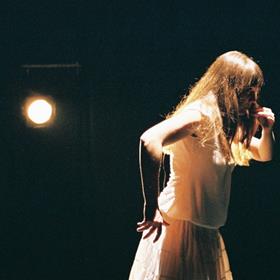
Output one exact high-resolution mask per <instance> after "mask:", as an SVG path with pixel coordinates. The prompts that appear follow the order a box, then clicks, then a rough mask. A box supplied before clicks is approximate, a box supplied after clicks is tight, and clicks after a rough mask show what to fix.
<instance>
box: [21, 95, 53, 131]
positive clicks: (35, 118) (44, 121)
mask: <svg viewBox="0 0 280 280" xmlns="http://www.w3.org/2000/svg"><path fill="white" fill-rule="evenodd" d="M23 113H24V116H25V119H26V121H27V124H28V125H31V126H33V127H43V126H46V125H49V124H50V123H51V121H53V119H54V116H55V103H54V102H53V100H51V99H50V98H49V97H44V96H36V97H29V98H27V100H26V101H25V105H24V107H23Z"/></svg>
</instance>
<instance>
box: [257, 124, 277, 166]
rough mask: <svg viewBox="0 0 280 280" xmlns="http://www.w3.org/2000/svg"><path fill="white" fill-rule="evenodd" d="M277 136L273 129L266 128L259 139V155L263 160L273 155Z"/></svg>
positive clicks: (267, 159) (269, 158)
mask: <svg viewBox="0 0 280 280" xmlns="http://www.w3.org/2000/svg"><path fill="white" fill-rule="evenodd" d="M274 142H275V137H274V133H273V130H272V129H268V128H264V129H263V130H262V135H261V138H260V141H259V147H258V152H259V157H260V159H261V160H262V161H269V160H271V159H272V157H273V146H274Z"/></svg>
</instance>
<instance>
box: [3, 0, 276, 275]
mask: <svg viewBox="0 0 280 280" xmlns="http://www.w3.org/2000/svg"><path fill="white" fill-rule="evenodd" d="M61 3H62V2H59V1H57V3H55V4H53V3H51V2H48V1H44V2H40V1H37V2H35V1H9V3H8V2H6V4H5V5H3V6H2V8H1V12H0V34H1V41H0V47H1V49H0V55H1V67H0V69H1V75H0V81H1V84H0V90H1V94H0V109H1V110H0V114H1V116H0V123H1V130H2V133H1V137H0V138H1V140H0V143H1V146H0V149H1V154H0V158H1V161H0V162H1V178H0V179H1V187H0V280H10V279H21V280H33V279H36V280H54V279H100V280H102V279H104V280H107V279H110V280H111V279H113V280H124V279H127V277H128V273H129V270H130V266H131V264H132V261H133V257H134V253H135V250H136V247H137V244H138V240H139V238H140V236H139V235H138V234H137V233H136V232H135V224H136V222H137V221H138V220H140V219H141V212H142V196H141V188H140V180H139V173H138V158H137V153H138V139H139V136H140V134H141V133H142V132H143V131H144V130H145V129H147V128H148V127H149V126H151V125H153V124H155V123H156V122H158V121H160V120H162V119H163V116H164V115H165V114H166V113H168V112H169V111H170V110H171V109H172V107H173V106H174V105H175V104H176V103H177V102H178V101H179V100H180V96H182V95H183V93H184V92H185V90H186V89H187V88H188V87H189V86H190V85H191V84H193V83H194V82H195V81H196V80H197V79H198V78H199V77H200V76H201V75H202V74H203V73H204V71H205V70H206V68H207V66H209V65H210V64H211V63H212V61H213V60H214V59H215V58H216V57H217V56H218V55H220V54H221V53H223V52H225V51H229V50H240V51H242V52H244V53H246V54H248V55H249V56H252V57H254V58H255V60H256V61H257V62H258V63H259V64H260V66H261V67H262V69H263V71H264V74H265V81H266V84H265V86H264V88H263V91H262V103H263V104H265V105H266V106H268V107H272V108H273V110H274V112H275V113H276V116H279V98H280V97H279V86H278V83H279V78H278V77H279V65H280V61H279V51H280V44H279V40H280V28H279V12H280V4H279V2H278V1H270V2H267V3H265V2H264V3H261V2H259V1H258V2H257V1H256V2H246V3H242V4H241V3H240V4H239V3H238V2H236V1H224V3H223V2H221V3H219V2H218V1H217V2H213V1H208V2H207V3H203V2H200V1H196V2H194V3H193V2H190V1H161V2H160V1H158V2H152V1H88V2H78V1H67V3H63V4H61ZM76 62H79V63H80V65H81V66H82V67H81V69H80V71H76V69H32V70H30V71H29V73H28V72H27V71H25V70H24V69H23V68H22V67H21V65H23V64H52V63H76ZM30 90H37V91H40V92H42V93H44V94H47V95H49V96H52V97H53V98H54V100H55V101H56V103H57V118H56V121H55V123H54V124H53V125H52V126H50V127H48V128H40V129H39V128H36V129H34V128H30V127H28V126H26V124H25V122H24V119H23V117H22V115H21V106H22V103H23V101H24V100H25V98H26V97H27V96H28V95H29V94H30ZM278 132H279V127H278V124H277V123H276V126H275V133H276V135H277V134H278ZM278 151H279V149H278V147H276V156H275V160H274V161H273V162H270V163H265V164H260V163H255V162H253V163H252V166H251V167H250V168H236V170H235V172H234V177H233V187H232V198H231V205H230V209H229V217H228V222H227V225H226V226H225V227H224V228H222V229H221V231H222V233H223V236H224V239H225V242H226V246H227V249H228V254H229V257H230V261H231V267H232V271H233V273H234V276H235V279H246V280H247V279H277V277H278V275H279V268H278V260H279V257H280V255H279V241H278V240H279V233H280V231H279V212H280V209H279V197H280V191H279V183H278V178H277V175H278V173H279V155H278Z"/></svg>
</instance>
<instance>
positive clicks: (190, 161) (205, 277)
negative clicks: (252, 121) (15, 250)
mask: <svg viewBox="0 0 280 280" xmlns="http://www.w3.org/2000/svg"><path fill="white" fill-rule="evenodd" d="M213 102H216V99H215V97H214V96H213V95H211V94H209V95H208V96H206V97H205V98H204V99H202V100H201V101H199V102H194V103H191V104H189V105H188V106H187V107H186V108H185V110H199V111H200V112H201V113H202V114H203V116H205V117H207V118H209V119H210V120H211V119H212V120H213V119H216V118H220V115H219V111H218V110H216V111H214V110H213V109H212V108H213V107H215V106H213ZM216 108H217V107H216ZM211 129H212V130H213V131H212V132H213V133H212V136H211V137H210V138H209V139H208V141H207V142H206V143H201V142H200V138H199V137H194V136H187V137H185V138H184V139H182V140H180V141H178V142H176V143H175V144H172V146H171V147H170V178H169V180H168V183H167V185H166V187H165V188H164V189H163V191H162V192H161V194H160V196H159V199H158V203H159V208H160V211H161V214H162V216H163V218H164V219H165V220H166V221H167V222H168V223H169V226H163V231H162V234H161V236H160V239H159V240H158V241H157V242H155V243H154V242H153V239H154V235H152V236H150V237H149V238H147V239H141V241H140V244H139V247H138V250H137V252H136V256H135V259H134V263H133V266H132V269H131V272H130V276H129V280H171V279H173V280H175V279H176V280H224V279H225V280H231V279H232V274H231V271H230V267H229V262H228V257H227V254H226V251H225V247H224V242H223V240H222V237H221V235H220V233H219V227H221V226H222V225H224V224H225V222H226V217H227V210H228V204H229V198H230V186H231V174H232V170H233V167H234V165H233V164H229V163H227V161H226V160H225V158H224V157H223V155H222V151H221V147H220V144H219V139H218V136H217V134H216V133H215V132H216V131H215V126H214V125H213V127H212V128H211ZM198 134H199V132H198ZM144 234H145V232H144Z"/></svg>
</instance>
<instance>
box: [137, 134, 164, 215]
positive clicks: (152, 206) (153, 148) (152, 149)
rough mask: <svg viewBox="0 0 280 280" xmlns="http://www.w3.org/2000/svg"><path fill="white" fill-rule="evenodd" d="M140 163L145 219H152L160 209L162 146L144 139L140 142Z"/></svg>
mask: <svg viewBox="0 0 280 280" xmlns="http://www.w3.org/2000/svg"><path fill="white" fill-rule="evenodd" d="M139 145H140V146H139V165H140V176H141V185H142V191H143V197H144V210H143V215H144V219H147V220H152V219H153V218H154V215H155V212H156V210H157V209H158V201H157V200H158V195H159V174H160V167H161V159H162V152H161V146H160V145H158V144H156V143H155V142H154V143H152V142H150V143H147V142H145V141H144V140H143V139H141V140H140V144H139Z"/></svg>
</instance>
